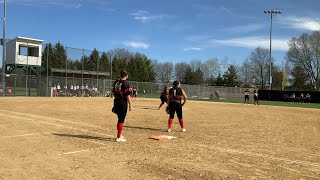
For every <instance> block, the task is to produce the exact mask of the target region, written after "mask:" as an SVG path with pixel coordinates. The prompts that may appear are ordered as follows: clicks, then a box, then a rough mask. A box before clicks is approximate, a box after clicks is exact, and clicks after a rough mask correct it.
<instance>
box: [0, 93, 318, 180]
mask: <svg viewBox="0 0 320 180" xmlns="http://www.w3.org/2000/svg"><path fill="white" fill-rule="evenodd" d="M112 103H113V101H112V99H111V98H0V106H1V108H0V121H1V123H0V144H1V146H0V179H319V177H320V110H318V109H302V108H285V107H273V106H254V105H243V104H227V103H209V102H193V101H188V103H187V104H186V106H185V107H184V117H185V118H184V119H185V124H186V128H187V132H185V133H181V132H180V131H179V130H180V128H179V123H178V122H177V120H176V119H175V121H174V124H173V131H172V132H171V133H167V132H164V130H166V126H167V125H166V124H167V118H168V117H167V114H165V112H164V110H163V109H162V110H157V108H158V106H159V103H160V101H159V100H156V99H138V100H134V101H133V111H131V112H129V113H128V116H127V120H126V123H125V128H124V132H123V135H124V136H125V137H126V139H127V142H125V143H116V142H114V138H115V134H116V116H115V115H114V114H113V113H112V112H111V108H112ZM154 135H172V136H175V137H177V139H173V140H170V141H167V142H161V141H156V140H151V139H148V138H149V137H150V136H154Z"/></svg>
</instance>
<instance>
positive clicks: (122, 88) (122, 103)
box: [112, 70, 131, 142]
mask: <svg viewBox="0 0 320 180" xmlns="http://www.w3.org/2000/svg"><path fill="white" fill-rule="evenodd" d="M127 79H128V73H127V72H126V71H124V70H122V71H121V73H120V79H119V80H116V81H115V82H114V86H113V87H114V88H113V94H114V97H115V98H114V105H113V108H112V112H114V113H115V114H117V115H118V123H117V129H118V134H117V139H116V142H125V141H126V139H125V138H124V137H123V136H122V135H121V134H122V129H123V123H124V120H125V118H126V115H127V111H128V104H129V111H131V97H130V85H129V83H128V81H127Z"/></svg>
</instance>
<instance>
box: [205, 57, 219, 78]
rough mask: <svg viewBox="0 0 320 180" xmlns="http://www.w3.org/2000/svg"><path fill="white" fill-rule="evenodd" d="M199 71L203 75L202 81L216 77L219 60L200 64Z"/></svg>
mask: <svg viewBox="0 0 320 180" xmlns="http://www.w3.org/2000/svg"><path fill="white" fill-rule="evenodd" d="M200 69H201V71H202V73H203V76H204V79H206V80H207V79H209V78H211V77H217V76H218V74H219V70H220V67H219V60H218V59H216V58H211V59H208V60H207V61H205V62H204V63H202V64H201V68H200Z"/></svg>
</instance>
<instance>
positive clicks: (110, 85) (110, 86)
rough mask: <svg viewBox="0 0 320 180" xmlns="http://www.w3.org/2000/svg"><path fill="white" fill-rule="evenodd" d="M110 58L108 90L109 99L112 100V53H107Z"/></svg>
mask: <svg viewBox="0 0 320 180" xmlns="http://www.w3.org/2000/svg"><path fill="white" fill-rule="evenodd" d="M108 54H109V55H110V56H109V57H110V58H109V59H110V84H109V88H110V97H111V98H112V97H113V96H112V53H111V52H109V53H108Z"/></svg>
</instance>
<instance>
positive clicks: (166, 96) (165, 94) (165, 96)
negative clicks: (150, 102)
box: [158, 86, 169, 110]
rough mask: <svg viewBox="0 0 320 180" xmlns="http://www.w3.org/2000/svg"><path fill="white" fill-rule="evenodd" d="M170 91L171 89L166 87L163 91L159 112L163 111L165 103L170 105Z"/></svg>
mask: <svg viewBox="0 0 320 180" xmlns="http://www.w3.org/2000/svg"><path fill="white" fill-rule="evenodd" d="M168 91H169V87H168V86H164V89H163V91H162V93H161V94H160V100H161V104H160V106H159V108H158V110H160V109H161V107H162V106H163V105H164V103H168Z"/></svg>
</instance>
